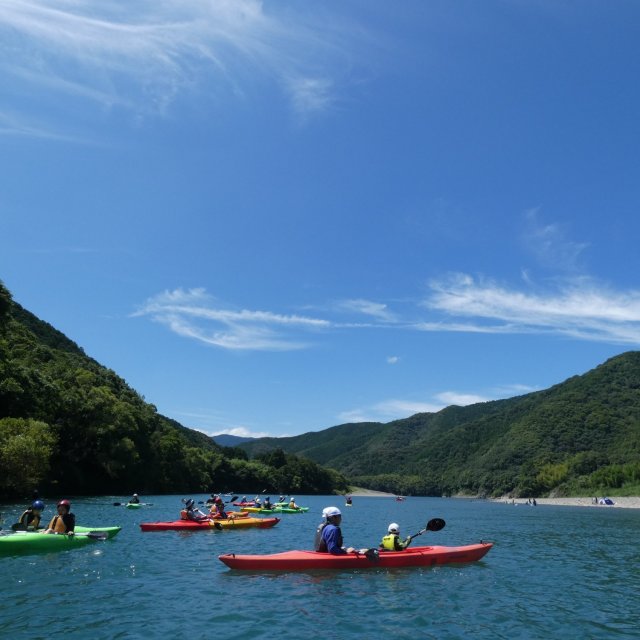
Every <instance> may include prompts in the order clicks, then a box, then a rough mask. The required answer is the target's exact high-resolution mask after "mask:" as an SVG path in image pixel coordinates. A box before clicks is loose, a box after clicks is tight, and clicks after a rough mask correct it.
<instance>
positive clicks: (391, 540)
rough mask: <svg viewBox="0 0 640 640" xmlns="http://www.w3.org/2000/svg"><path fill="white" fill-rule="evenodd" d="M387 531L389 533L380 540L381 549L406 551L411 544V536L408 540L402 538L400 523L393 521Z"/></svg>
mask: <svg viewBox="0 0 640 640" xmlns="http://www.w3.org/2000/svg"><path fill="white" fill-rule="evenodd" d="M387 531H388V533H387V535H386V536H384V538H382V542H380V549H382V550H383V551H404V550H405V549H406V548H407V547H408V546H409V545H410V544H411V536H409V537H408V538H407V539H406V540H401V539H400V525H399V524H397V523H395V522H392V523H391V524H390V525H389V528H388V529H387Z"/></svg>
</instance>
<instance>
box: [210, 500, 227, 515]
mask: <svg viewBox="0 0 640 640" xmlns="http://www.w3.org/2000/svg"><path fill="white" fill-rule="evenodd" d="M209 517H210V518H215V519H216V520H226V519H227V518H228V517H229V516H228V515H227V512H226V511H225V510H224V502H223V501H222V498H221V497H220V496H218V497H217V498H216V499H215V502H214V503H213V504H212V505H211V510H210V511H209Z"/></svg>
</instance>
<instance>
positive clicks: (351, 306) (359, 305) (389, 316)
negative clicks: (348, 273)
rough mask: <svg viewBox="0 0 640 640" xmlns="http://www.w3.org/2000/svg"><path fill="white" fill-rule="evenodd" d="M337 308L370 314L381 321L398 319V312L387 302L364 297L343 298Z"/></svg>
mask: <svg viewBox="0 0 640 640" xmlns="http://www.w3.org/2000/svg"><path fill="white" fill-rule="evenodd" d="M336 308H337V309H338V310H339V311H346V312H350V313H356V314H362V315H365V316H369V317H371V318H375V319H376V320H379V321H381V322H395V321H397V316H396V314H395V313H393V312H392V311H391V310H390V309H389V307H388V306H387V305H386V304H385V303H382V302H375V301H373V300H365V299H364V298H354V299H351V300H341V301H340V302H338V303H337V304H336Z"/></svg>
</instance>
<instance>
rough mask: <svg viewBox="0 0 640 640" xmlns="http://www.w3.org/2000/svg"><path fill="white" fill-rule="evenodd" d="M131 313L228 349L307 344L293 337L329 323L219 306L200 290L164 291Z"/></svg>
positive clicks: (273, 348)
mask: <svg viewBox="0 0 640 640" xmlns="http://www.w3.org/2000/svg"><path fill="white" fill-rule="evenodd" d="M133 316H134V317H140V316H148V317H150V318H151V319H153V320H154V321H156V322H160V323H162V324H164V325H166V326H167V327H169V329H170V330H171V331H173V332H174V333H176V334H178V335H180V336H183V337H186V338H193V339H195V340H197V341H199V342H203V343H205V344H209V345H212V346H217V347H222V348H224V349H230V350H253V351H289V350H294V349H301V348H304V347H305V346H308V345H307V342H305V341H301V340H300V339H299V337H295V336H298V334H299V333H300V332H308V331H317V330H322V329H326V328H328V327H329V326H330V323H329V322H328V321H327V320H323V319H318V318H311V317H308V316H300V315H295V314H293V315H284V314H277V313H272V312H270V311H257V310H247V309H242V310H234V309H226V308H222V307H221V306H220V304H219V303H218V302H217V301H216V300H215V299H214V298H213V297H211V296H209V295H208V294H207V293H206V291H204V289H189V290H185V289H175V290H174V291H165V292H164V293H161V294H159V295H157V296H154V297H152V298H149V299H148V300H147V301H146V302H145V303H144V304H143V305H142V306H141V307H140V308H139V309H138V310H137V311H136V312H135V313H134V314H133ZM285 329H286V333H284V330H285Z"/></svg>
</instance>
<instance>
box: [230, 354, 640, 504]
mask: <svg viewBox="0 0 640 640" xmlns="http://www.w3.org/2000/svg"><path fill="white" fill-rule="evenodd" d="M240 446H241V447H242V448H243V449H245V450H246V451H248V452H249V453H252V452H264V451H266V450H268V449H269V448H270V447H274V446H278V447H282V448H283V449H285V450H286V451H291V452H294V453H297V454H300V455H304V456H307V457H309V458H311V459H312V460H315V461H316V462H319V463H321V464H323V465H328V466H330V467H332V468H334V469H338V470H339V471H340V472H341V473H344V474H346V475H347V476H349V477H350V478H351V479H352V481H353V482H355V483H356V484H360V485H363V486H367V487H370V488H372V489H380V490H387V491H393V492H396V493H412V494H423V495H449V494H455V493H467V494H474V495H476V494H488V495H502V494H504V493H512V494H513V495H515V496H520V495H522V496H528V495H544V494H548V493H564V494H583V495H589V494H594V495H595V494H596V493H598V494H602V493H605V492H606V493H611V494H618V495H620V494H622V493H627V494H632V493H633V494H636V495H637V494H638V493H640V352H637V351H634V352H628V353H624V354H622V355H620V356H617V357H615V358H612V359H611V360H608V361H607V362H605V363H604V364H602V365H601V366H599V367H597V368H596V369H594V370H593V371H590V372H588V373H586V374H585V375H582V376H575V377H573V378H570V379H569V380H567V381H565V382H563V383H562V384H558V385H556V386H554V387H552V388H550V389H547V390H545V391H540V392H536V393H531V394H528V395H524V396H520V397H517V398H510V399H508V400H500V401H496V402H486V403H480V404H475V405H471V406H467V407H456V406H452V407H448V408H446V409H443V410H442V411H440V412H438V413H424V414H417V415H415V416H412V417H411V418H408V419H406V420H396V421H394V422H390V423H387V424H381V423H364V424H362V423H361V424H346V425H340V426H337V427H332V428H331V429H327V430H325V431H320V432H314V433H306V434H303V435H300V436H295V437H291V438H278V439H266V438H265V439H259V440H256V441H253V442H250V443H245V444H242V445H240Z"/></svg>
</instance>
